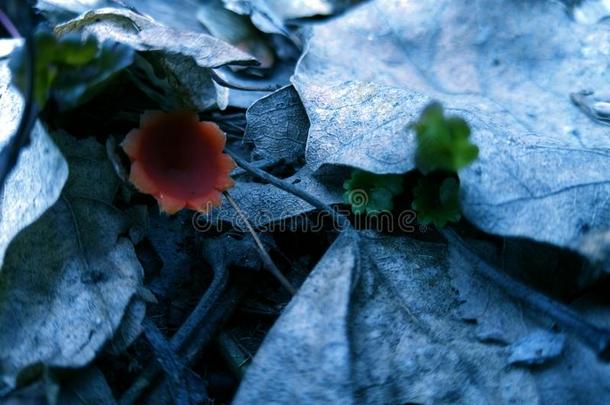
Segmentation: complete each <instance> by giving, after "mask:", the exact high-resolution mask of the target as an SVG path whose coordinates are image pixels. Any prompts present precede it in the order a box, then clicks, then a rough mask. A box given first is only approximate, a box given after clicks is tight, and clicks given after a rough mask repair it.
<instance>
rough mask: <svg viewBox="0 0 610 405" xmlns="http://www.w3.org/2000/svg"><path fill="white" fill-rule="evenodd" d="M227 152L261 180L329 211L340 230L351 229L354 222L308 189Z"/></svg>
mask: <svg viewBox="0 0 610 405" xmlns="http://www.w3.org/2000/svg"><path fill="white" fill-rule="evenodd" d="M225 152H226V153H227V154H228V155H229V156H231V157H232V158H233V160H234V161H235V163H237V165H238V166H240V167H241V168H242V169H244V170H245V171H247V172H248V173H250V174H252V175H254V176H256V177H258V178H260V179H261V180H265V181H266V182H267V183H269V184H272V185H274V186H276V187H277V188H279V189H282V190H284V191H286V192H288V193H290V194H293V195H295V196H297V197H299V198H300V199H302V200H303V201H305V202H308V203H309V204H311V205H313V206H314V207H316V208H317V209H319V210H321V211H324V212H326V213H328V214H329V215H330V216H331V218H332V219H333V221H335V224H336V225H337V226H338V227H339V230H340V231H342V230H345V229H351V227H352V224H351V223H350V222H349V220H348V219H347V218H346V217H345V216H344V215H342V214H340V213H338V212H337V211H336V210H335V209H334V208H332V207H331V206H330V205H328V204H326V203H325V202H324V201H322V200H320V199H318V198H317V197H315V196H313V195H311V194H309V193H308V192H306V191H303V190H301V189H300V188H297V187H295V186H294V185H292V184H290V183H289V182H287V181H285V180H282V179H279V178H277V177H275V176H274V175H272V174H269V173H267V172H266V171H264V170H261V169H259V168H257V167H254V166H253V165H252V164H250V163H249V162H247V161H245V160H244V159H242V158H241V157H239V156H238V155H237V154H236V153H234V152H232V151H231V150H229V149H225Z"/></svg>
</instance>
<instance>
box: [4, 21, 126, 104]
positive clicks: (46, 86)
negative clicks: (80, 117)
mask: <svg viewBox="0 0 610 405" xmlns="http://www.w3.org/2000/svg"><path fill="white" fill-rule="evenodd" d="M32 40H33V41H34V42H33V49H34V61H35V63H34V65H35V66H34V83H35V87H34V101H36V104H37V105H38V107H39V108H41V109H42V108H43V107H44V105H45V104H46V103H47V101H48V100H49V98H51V97H52V98H54V99H55V100H56V101H57V105H58V107H59V108H60V109H62V110H67V109H69V108H72V107H74V106H76V105H77V104H80V103H82V102H84V101H86V100H87V98H88V97H90V96H91V95H92V94H93V93H94V92H95V91H96V90H97V89H98V88H99V87H100V86H101V85H102V84H103V83H104V82H105V81H106V80H108V79H110V78H111V77H112V76H113V75H114V74H115V73H117V72H119V71H120V70H122V69H124V68H126V67H127V66H129V65H131V63H132V62H133V57H134V51H133V49H131V48H130V47H128V46H126V45H121V44H117V43H111V42H105V43H103V44H98V42H97V40H96V39H95V38H93V37H89V38H87V39H85V40H81V37H80V35H77V34H71V35H66V36H63V37H61V38H57V37H55V36H54V35H53V34H51V33H50V32H46V31H38V32H37V33H35V34H34V36H33V39H32ZM26 52H27V50H26V49H25V47H21V48H20V49H18V50H16V51H15V52H14V53H13V56H12V59H11V62H10V68H11V70H12V72H13V81H14V83H15V85H16V86H17V88H19V89H20V91H21V92H25V89H26V88H27V85H28V80H29V77H28V75H27V73H26V72H27V63H28V62H27V54H26Z"/></svg>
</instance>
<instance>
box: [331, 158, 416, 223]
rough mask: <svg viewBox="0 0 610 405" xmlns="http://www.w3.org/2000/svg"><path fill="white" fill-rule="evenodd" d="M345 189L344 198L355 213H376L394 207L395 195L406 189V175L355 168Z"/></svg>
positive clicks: (346, 182)
mask: <svg viewBox="0 0 610 405" xmlns="http://www.w3.org/2000/svg"><path fill="white" fill-rule="evenodd" d="M343 189H344V190H345V193H343V200H344V201H345V202H346V203H347V204H350V205H351V207H352V212H353V213H354V214H364V213H366V214H368V215H376V214H379V213H381V212H384V211H391V210H392V208H394V203H393V199H394V197H395V196H397V195H399V194H401V193H402V192H403V191H404V176H403V175H401V174H374V173H370V172H367V171H364V170H360V169H354V171H353V172H352V177H351V178H350V179H348V180H346V181H345V182H344V183H343Z"/></svg>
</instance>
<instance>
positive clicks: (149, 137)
mask: <svg viewBox="0 0 610 405" xmlns="http://www.w3.org/2000/svg"><path fill="white" fill-rule="evenodd" d="M225 143H226V138H225V134H224V132H222V130H221V129H220V128H219V127H218V125H216V124H215V123H213V122H208V121H202V122H199V120H198V118H197V115H195V114H193V113H191V112H188V111H180V112H172V113H162V112H153V113H146V114H144V115H142V118H141V120H140V128H139V129H133V130H131V131H130V132H129V133H128V134H127V136H126V137H125V139H124V140H123V142H122V143H121V146H122V147H123V150H124V151H125V153H126V154H127V155H128V156H129V159H130V160H131V171H130V174H129V180H130V181H131V182H132V183H133V184H134V185H135V186H136V188H137V189H138V190H140V191H141V192H143V193H147V194H151V195H152V196H154V197H155V198H156V199H157V201H158V203H159V207H160V208H161V210H162V211H164V212H167V213H168V214H173V213H176V212H177V211H179V210H181V209H183V208H189V209H192V210H195V211H199V212H207V211H208V210H209V209H210V208H211V207H212V206H218V205H220V198H221V194H222V192H223V191H225V190H227V189H228V188H230V187H232V186H233V185H234V184H235V183H234V181H233V179H231V177H229V174H230V173H231V171H232V170H233V169H234V168H235V163H234V162H233V159H231V157H230V156H228V155H226V154H224V153H223V150H224V146H225Z"/></svg>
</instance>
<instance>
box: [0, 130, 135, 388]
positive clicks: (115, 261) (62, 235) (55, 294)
mask: <svg viewBox="0 0 610 405" xmlns="http://www.w3.org/2000/svg"><path fill="white" fill-rule="evenodd" d="M55 140H56V142H57V143H58V144H59V146H60V149H61V150H62V152H63V154H64V155H65V156H66V157H67V159H68V161H69V164H70V176H69V178H68V181H67V183H66V187H65V188H64V190H63V192H62V195H61V197H60V199H59V200H58V201H57V202H56V203H55V204H54V205H53V206H52V207H51V208H50V209H48V210H47V211H46V212H45V213H44V214H43V215H42V216H41V217H40V218H39V219H38V220H37V221H35V222H34V223H33V224H31V225H30V226H29V227H28V228H26V229H25V230H23V231H22V232H20V233H19V235H18V236H17V237H16V238H15V239H13V241H12V242H11V244H10V246H9V248H8V250H7V252H6V257H5V261H4V266H3V272H2V274H1V275H0V329H1V330H2V331H3V333H2V334H0V381H1V383H0V393H1V392H4V391H6V390H10V389H11V388H13V387H14V386H15V383H16V381H17V378H18V377H19V375H21V373H23V372H25V371H26V370H29V371H31V372H33V371H35V369H36V367H37V366H39V365H45V366H52V367H66V368H74V367H82V366H84V365H86V364H87V363H89V362H90V361H91V360H92V359H93V358H94V357H95V355H96V353H97V352H98V351H99V350H100V349H101V347H102V346H103V345H104V343H106V341H107V340H108V339H110V338H111V337H112V336H113V334H114V332H115V330H116V329H117V328H118V327H119V324H120V322H121V320H122V318H123V313H124V311H125V309H126V307H127V306H128V304H129V302H130V301H131V298H132V296H133V295H134V293H135V292H136V291H137V289H138V288H139V286H140V285H141V282H142V267H141V266H140V263H139V262H138V259H137V257H136V255H135V252H134V249H133V245H132V244H131V242H129V240H127V239H126V238H123V237H121V236H120V235H121V234H122V233H124V232H126V231H127V227H128V225H129V224H128V221H127V218H126V216H125V215H124V214H123V213H122V212H121V211H119V210H118V209H117V208H115V207H114V206H113V205H112V200H113V198H114V195H115V194H116V191H117V188H118V183H119V180H118V178H117V177H116V175H115V174H114V171H113V169H112V164H111V163H110V161H109V160H108V159H107V157H106V153H105V149H104V146H103V145H101V144H99V143H97V141H95V140H93V139H85V140H76V139H74V138H71V137H70V136H68V135H58V136H56V137H55Z"/></svg>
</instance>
